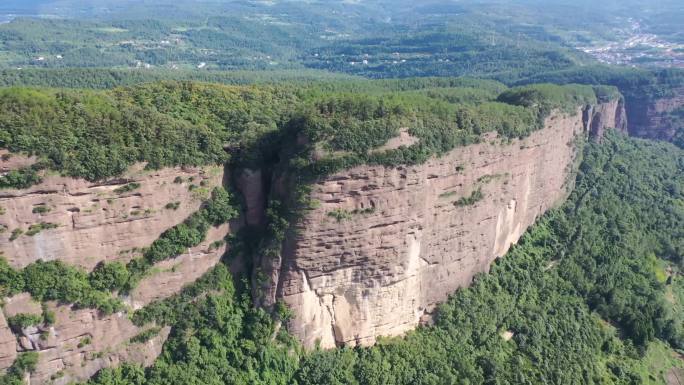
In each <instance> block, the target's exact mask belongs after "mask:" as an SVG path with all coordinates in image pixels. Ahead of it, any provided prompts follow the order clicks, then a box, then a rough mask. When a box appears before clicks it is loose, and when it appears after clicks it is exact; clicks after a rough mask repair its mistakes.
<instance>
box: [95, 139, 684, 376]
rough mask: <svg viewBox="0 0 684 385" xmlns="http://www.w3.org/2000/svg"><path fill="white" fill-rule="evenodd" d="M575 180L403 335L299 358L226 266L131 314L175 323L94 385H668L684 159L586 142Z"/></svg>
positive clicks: (635, 146) (639, 147) (678, 318)
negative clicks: (149, 350) (150, 357)
mask: <svg viewBox="0 0 684 385" xmlns="http://www.w3.org/2000/svg"><path fill="white" fill-rule="evenodd" d="M576 184H577V187H576V189H575V191H574V192H573V193H572V195H571V197H570V199H569V200H568V201H567V202H566V203H565V204H564V205H563V206H562V207H560V208H559V209H557V210H555V211H553V212H551V213H550V214H548V215H546V216H544V218H542V219H541V220H540V222H539V223H538V224H537V225H535V226H534V227H533V228H532V229H531V230H530V231H528V232H527V234H526V235H525V236H524V237H523V239H522V240H521V242H520V244H519V245H518V246H516V247H514V249H513V250H511V251H510V252H509V253H508V255H507V256H506V257H505V258H502V259H501V260H500V261H499V262H498V263H496V264H495V266H493V267H492V270H491V272H490V274H486V275H482V276H480V277H479V278H478V279H476V281H475V283H474V284H473V286H472V287H470V288H467V289H462V290H459V291H458V292H457V293H455V294H454V296H453V297H452V298H451V299H450V300H449V301H448V302H447V303H445V304H444V305H443V306H441V307H440V309H439V311H438V317H437V321H436V324H435V325H434V326H430V327H424V328H420V329H419V330H417V331H415V332H411V333H409V334H408V335H407V336H406V337H405V338H393V339H385V340H383V341H381V342H380V343H378V344H377V345H376V346H375V347H373V348H360V349H351V350H350V349H338V350H334V351H314V352H311V353H305V352H302V351H301V350H300V349H298V348H297V344H296V343H295V342H294V341H292V339H291V338H290V337H288V335H287V332H286V331H285V330H284V329H282V328H280V329H278V328H276V325H275V324H274V322H273V321H272V320H271V318H270V317H269V316H267V315H266V314H265V313H264V312H263V311H261V310H257V309H254V308H252V307H251V305H250V301H249V299H248V298H247V297H246V292H245V289H244V286H243V285H242V284H241V283H240V282H239V281H237V282H235V283H234V282H233V280H232V279H231V278H230V277H229V275H228V274H227V272H226V268H225V267H223V266H219V267H218V268H217V269H216V270H215V271H214V272H213V273H211V274H210V275H209V276H207V277H206V278H205V279H203V280H202V281H201V282H198V283H197V284H196V285H194V286H193V287H192V288H190V289H187V290H186V291H185V292H184V293H183V294H182V295H179V296H176V297H173V298H171V299H169V300H166V301H162V302H160V303H157V304H154V305H151V306H149V307H147V308H145V309H142V310H139V311H138V312H136V314H135V315H134V319H136V320H137V321H138V322H145V321H149V320H157V321H158V322H161V323H163V324H173V325H175V328H174V331H173V333H172V337H171V339H170V340H169V342H167V344H166V345H165V348H164V353H163V355H162V356H161V357H160V359H159V360H158V361H157V362H156V363H155V365H154V366H153V367H151V368H149V369H147V370H142V369H141V368H139V367H136V366H135V365H133V366H131V365H125V366H123V367H121V368H118V369H113V370H105V371H103V372H102V373H100V374H99V375H98V376H97V377H96V378H94V379H93V380H92V381H91V382H90V383H91V384H102V385H104V384H123V383H126V384H128V383H131V384H143V383H145V384H195V383H196V384H200V383H201V384H221V383H226V382H228V383H237V384H243V383H244V384H293V383H297V384H300V385H302V384H317V385H320V384H355V383H359V384H442V383H462V384H468V383H491V384H496V383H529V384H541V383H575V384H592V383H594V384H636V383H654V384H657V383H664V376H665V375H666V374H667V373H666V372H667V370H669V368H670V367H672V366H673V365H675V366H676V365H679V366H681V365H682V363H681V361H677V359H676V353H675V351H674V350H672V349H682V347H683V342H684V341H683V340H682V337H683V335H682V330H683V329H682V327H683V325H682V320H683V319H684V317H683V316H682V314H681V309H682V304H681V303H680V301H681V298H682V293H681V290H682V285H681V281H682V279H683V278H682V275H681V271H682V268H683V266H682V248H683V247H684V245H683V244H682V239H684V237H683V236H682V234H681V231H682V230H681V229H684V211H683V210H684V209H683V206H682V199H683V196H682V191H683V190H682V185H683V184H684V153H683V152H682V150H679V149H677V148H675V147H674V146H672V145H668V144H658V143H651V142H647V141H642V140H636V139H628V138H625V137H623V136H621V135H617V134H615V133H610V134H609V135H608V136H607V137H606V138H605V140H604V143H603V144H596V143H589V144H588V145H587V146H586V149H585V153H584V161H583V162H582V164H581V166H580V169H579V172H578V175H577V181H576ZM236 241H237V242H239V238H238V239H237V240H236ZM236 250H239V248H237V249H236ZM217 287H221V288H222V292H221V293H216V292H215V289H216V288H217ZM209 291H211V292H209ZM207 292H209V293H208V294H206V296H205V295H203V294H202V293H207ZM193 298H199V299H197V300H193ZM281 316H283V317H286V316H287V313H286V312H285V311H284V312H283V313H282V314H281ZM276 330H278V331H277V332H275V331H276ZM274 333H275V334H274ZM274 335H275V336H276V337H275V339H273V338H272V337H273V336H274Z"/></svg>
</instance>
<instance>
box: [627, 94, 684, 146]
mask: <svg viewBox="0 0 684 385" xmlns="http://www.w3.org/2000/svg"><path fill="white" fill-rule="evenodd" d="M672 95H673V96H671V97H665V98H658V99H655V100H651V99H649V98H640V97H639V96H638V95H633V96H631V97H629V98H628V100H627V102H628V104H629V107H628V112H629V116H628V118H629V134H630V135H631V136H636V137H639V138H647V139H659V140H666V141H672V139H673V138H674V136H675V134H676V132H677V130H678V129H681V128H682V121H681V120H678V119H676V118H673V117H672V116H671V114H672V113H673V112H675V111H677V110H680V111H681V110H682V109H683V108H684V87H679V88H675V89H674V90H672ZM680 119H681V118H680Z"/></svg>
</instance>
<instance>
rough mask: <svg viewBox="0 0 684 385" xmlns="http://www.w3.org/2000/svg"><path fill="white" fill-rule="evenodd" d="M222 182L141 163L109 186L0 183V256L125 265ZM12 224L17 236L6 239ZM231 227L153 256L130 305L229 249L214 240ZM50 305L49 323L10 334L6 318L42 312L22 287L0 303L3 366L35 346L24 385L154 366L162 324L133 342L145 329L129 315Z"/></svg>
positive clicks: (169, 287) (185, 279) (166, 289)
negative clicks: (131, 365) (133, 365)
mask: <svg viewBox="0 0 684 385" xmlns="http://www.w3.org/2000/svg"><path fill="white" fill-rule="evenodd" d="M32 161H34V160H32V159H30V158H28V159H27V158H22V157H21V156H18V155H14V156H12V157H11V158H9V159H6V160H4V161H3V162H2V163H1V164H0V166H2V167H0V172H1V170H2V169H5V171H6V170H9V169H15V168H17V167H24V166H26V165H29V164H30V163H31V162H32ZM223 179H224V168H223V167H204V168H167V169H162V170H156V171H145V170H143V169H142V166H140V165H138V166H136V167H133V168H132V169H130V170H129V171H128V172H127V173H126V175H124V176H122V177H121V178H120V179H119V180H116V181H111V182H109V183H103V184H98V183H90V182H87V181H84V180H80V179H71V178H64V177H59V176H47V177H45V178H44V181H43V182H42V183H41V184H39V185H36V186H33V187H31V188H29V189H26V190H3V191H1V192H0V206H1V207H2V209H3V210H2V211H0V212H1V213H2V214H0V224H1V225H2V226H3V228H4V229H5V230H4V231H3V232H2V233H1V234H0V254H2V255H3V257H4V258H6V259H7V260H8V262H9V263H10V264H11V265H12V266H13V267H15V268H22V267H25V266H26V265H29V264H30V263H32V262H35V261H37V260H41V259H42V260H46V261H47V260H61V261H63V262H65V263H67V264H71V265H76V266H80V267H82V268H84V269H85V270H87V271H89V270H91V269H92V268H93V267H94V266H95V265H96V264H97V263H99V262H101V261H108V262H109V261H114V260H118V261H121V262H127V261H128V260H130V259H131V258H134V257H137V256H140V255H141V250H142V249H143V248H144V247H147V246H149V245H150V244H151V243H152V242H154V240H156V239H157V238H158V237H159V235H160V234H161V233H163V232H164V231H165V230H167V229H169V228H171V227H173V226H175V225H177V224H179V223H181V222H182V221H183V220H184V219H185V218H187V217H188V216H190V215H191V214H192V213H194V212H195V211H197V210H198V209H199V208H200V206H201V204H202V201H203V200H204V199H206V198H207V197H208V194H209V193H210V191H211V189H212V188H213V187H214V186H219V185H221V183H222V181H223ZM126 186H129V187H126ZM192 186H194V187H192ZM169 204H170V205H169ZM36 208H38V209H36ZM41 222H43V223H51V224H54V225H56V227H54V228H46V229H43V230H41V231H39V232H38V233H36V234H33V235H29V234H27V231H28V230H29V229H30V226H31V225H33V224H36V223H41ZM232 226H239V223H237V222H236V223H233V224H232ZM14 229H22V230H23V233H22V234H20V235H19V236H16V237H14V238H15V239H12V240H10V238H12V232H13V230H14ZM231 231H232V229H231V225H229V224H225V225H222V226H219V227H215V228H214V227H212V228H210V229H209V231H208V234H207V236H206V238H205V240H204V241H203V242H202V243H200V244H199V245H197V246H195V247H193V248H191V249H189V250H188V251H187V252H186V253H184V254H182V255H180V256H178V257H176V258H173V259H171V260H166V261H161V262H158V263H157V264H155V266H154V268H153V269H152V270H151V272H150V274H149V275H148V276H146V277H145V278H144V279H143V280H142V281H141V282H140V283H139V284H138V285H137V286H136V287H135V289H134V290H132V292H131V293H130V294H129V295H128V296H127V297H125V298H124V302H126V303H127V304H128V305H129V306H130V308H131V309H137V308H140V307H142V306H144V305H146V304H148V303H150V302H152V301H154V300H158V299H162V298H165V297H168V296H171V295H173V294H175V293H178V292H179V291H180V290H181V289H182V287H183V286H185V285H187V284H189V283H192V282H194V281H195V280H196V279H198V278H199V277H201V276H202V275H203V274H204V273H206V272H207V271H208V270H209V269H211V268H212V267H213V266H214V265H216V264H217V263H218V262H219V261H220V259H221V256H222V255H223V254H224V253H225V251H226V246H225V244H223V243H220V242H218V241H221V240H223V239H224V238H225V236H226V235H227V234H229V233H230V232H231ZM217 242H218V243H217ZM47 308H48V310H50V311H53V312H54V313H55V322H54V324H53V325H51V326H41V327H40V328H38V327H30V328H27V329H24V330H21V331H15V333H13V332H12V331H11V330H10V328H9V327H8V326H7V319H8V318H9V317H12V316H14V315H17V314H22V313H23V314H41V313H42V309H41V306H40V304H38V303H36V302H34V301H33V300H31V298H30V296H29V295H28V294H26V293H24V294H20V295H17V296H14V297H12V298H5V299H4V300H3V309H2V312H0V370H2V369H5V368H7V367H9V366H10V365H11V364H12V362H13V361H14V359H15V358H16V356H17V354H18V353H21V352H27V351H35V352H37V353H38V364H37V368H36V370H35V371H34V372H33V373H31V375H30V377H29V379H30V383H31V384H44V383H54V384H67V383H71V382H74V381H83V380H87V379H88V378H89V377H90V376H92V375H93V374H95V373H96V372H97V371H98V370H100V369H102V368H105V367H109V366H115V365H118V364H119V363H121V362H123V361H129V362H137V363H141V364H144V365H149V364H151V363H152V362H153V361H154V359H155V358H156V357H157V356H158V355H159V353H160V352H161V348H162V346H163V343H164V341H165V340H166V337H167V335H168V332H169V330H168V328H164V329H162V330H160V332H159V333H158V334H157V335H156V336H154V337H152V338H151V339H150V340H148V341H146V342H133V341H131V338H133V337H135V336H137V335H138V334H140V333H141V332H143V331H145V330H147V329H149V328H150V327H151V326H146V327H142V328H140V327H137V326H135V325H134V324H133V323H132V322H131V320H130V319H129V317H128V315H127V314H126V313H116V314H112V315H102V314H100V313H99V312H98V311H97V310H93V309H74V308H72V307H71V306H70V305H68V304H57V303H48V304H47Z"/></svg>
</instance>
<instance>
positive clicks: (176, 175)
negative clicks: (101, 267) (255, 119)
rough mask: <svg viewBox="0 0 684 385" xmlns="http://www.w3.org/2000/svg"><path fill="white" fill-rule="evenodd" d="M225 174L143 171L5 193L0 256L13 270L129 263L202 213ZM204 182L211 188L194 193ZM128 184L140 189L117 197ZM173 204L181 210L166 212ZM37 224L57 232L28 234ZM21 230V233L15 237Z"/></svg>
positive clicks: (0, 199)
mask: <svg viewBox="0 0 684 385" xmlns="http://www.w3.org/2000/svg"><path fill="white" fill-rule="evenodd" d="M18 158H19V157H18V156H14V157H13V158H12V159H18ZM222 177H223V168H221V167H207V168H204V169H202V168H188V169H181V168H167V169H162V170H157V171H143V170H142V169H141V167H140V166H139V167H137V168H135V169H133V170H131V171H130V172H129V173H128V174H127V175H124V176H123V177H122V178H121V179H119V180H116V181H113V182H111V183H105V184H100V183H91V182H87V181H85V180H82V179H72V178H64V177H59V176H47V177H45V178H44V181H43V183H41V184H39V185H36V186H33V187H31V188H28V189H26V190H2V191H0V207H2V208H3V210H2V211H0V212H3V211H4V213H3V214H2V215H0V225H2V228H4V231H3V232H2V233H0V253H2V254H4V257H5V258H6V259H7V260H8V262H9V263H10V265H12V266H14V267H24V266H26V265H28V264H30V263H32V262H35V261H37V260H41V259H42V260H44V261H49V260H55V259H59V260H61V261H64V262H66V263H69V264H72V265H78V266H81V267H83V268H85V269H86V270H91V269H92V268H93V267H95V265H97V263H98V262H100V261H113V260H121V261H123V262H126V261H128V260H129V259H131V258H132V257H133V256H134V255H135V253H136V251H137V250H139V249H141V248H143V247H147V246H149V245H150V244H151V243H152V242H153V241H154V240H155V239H157V238H158V237H159V235H160V234H161V233H162V232H164V231H165V230H167V229H168V228H170V227H173V226H175V225H177V224H178V223H180V222H182V221H183V220H184V219H185V218H187V217H188V216H189V215H190V214H192V213H194V212H195V211H197V209H199V207H200V205H201V203H202V200H203V198H206V196H207V195H208V192H210V191H211V188H212V187H213V186H218V185H220V184H221V182H222ZM174 181H175V182H174ZM201 181H204V184H205V185H206V187H202V188H197V189H194V190H192V191H191V190H190V188H189V186H190V185H193V184H194V185H196V186H199V184H200V182H201ZM178 182H180V183H178ZM130 183H138V184H139V185H140V187H138V188H136V189H132V190H131V191H126V192H118V191H120V190H117V189H120V188H122V187H123V186H126V185H128V184H130ZM175 202H178V203H179V206H178V207H177V208H176V209H171V208H167V207H166V205H167V204H169V203H175ZM39 223H49V224H52V225H56V227H55V228H51V229H46V230H42V231H40V232H38V233H37V234H35V235H32V236H31V235H28V234H26V233H27V231H28V230H29V228H30V227H31V226H32V225H36V224H39ZM17 229H20V230H21V231H23V234H21V235H19V236H17V237H14V238H16V239H12V238H13V237H12V232H13V231H15V230H17Z"/></svg>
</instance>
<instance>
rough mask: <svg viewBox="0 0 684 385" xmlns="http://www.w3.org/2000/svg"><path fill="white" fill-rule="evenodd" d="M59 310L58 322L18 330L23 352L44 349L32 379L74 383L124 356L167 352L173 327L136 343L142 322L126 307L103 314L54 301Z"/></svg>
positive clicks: (144, 358) (143, 358) (147, 359)
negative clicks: (123, 310) (165, 346)
mask: <svg viewBox="0 0 684 385" xmlns="http://www.w3.org/2000/svg"><path fill="white" fill-rule="evenodd" d="M47 308H48V310H49V311H53V312H54V313H55V323H54V325H52V326H41V327H29V328H26V329H24V330H23V331H22V333H21V334H20V335H19V336H18V340H19V344H18V347H17V350H18V351H19V352H25V351H35V352H37V353H38V357H39V360H38V365H37V366H36V370H35V371H34V372H32V373H31V375H30V378H29V379H30V383H31V384H44V383H54V384H69V383H72V382H74V381H82V380H86V379H88V378H89V377H90V376H92V375H93V374H95V373H96V372H97V371H98V370H100V369H102V368H104V367H109V366H112V365H117V364H119V363H120V362H123V361H133V362H138V363H140V364H143V365H149V364H151V363H152V362H153V361H154V359H155V358H156V357H157V356H158V355H159V353H161V348H162V344H163V342H164V340H165V339H166V337H167V336H168V332H169V330H168V328H165V329H162V330H161V331H160V332H159V334H157V335H156V336H154V337H153V338H151V339H150V340H149V341H146V342H142V343H133V342H131V338H133V337H135V336H136V335H138V334H139V333H140V332H142V331H143V330H144V329H141V328H138V327H136V326H135V325H133V323H132V322H131V321H130V320H129V319H128V316H127V315H126V314H124V313H117V314H112V315H110V316H104V317H103V316H101V315H100V314H98V311H97V310H93V309H81V310H74V309H72V308H71V307H70V306H66V305H57V304H55V303H49V304H48V306H47Z"/></svg>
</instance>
